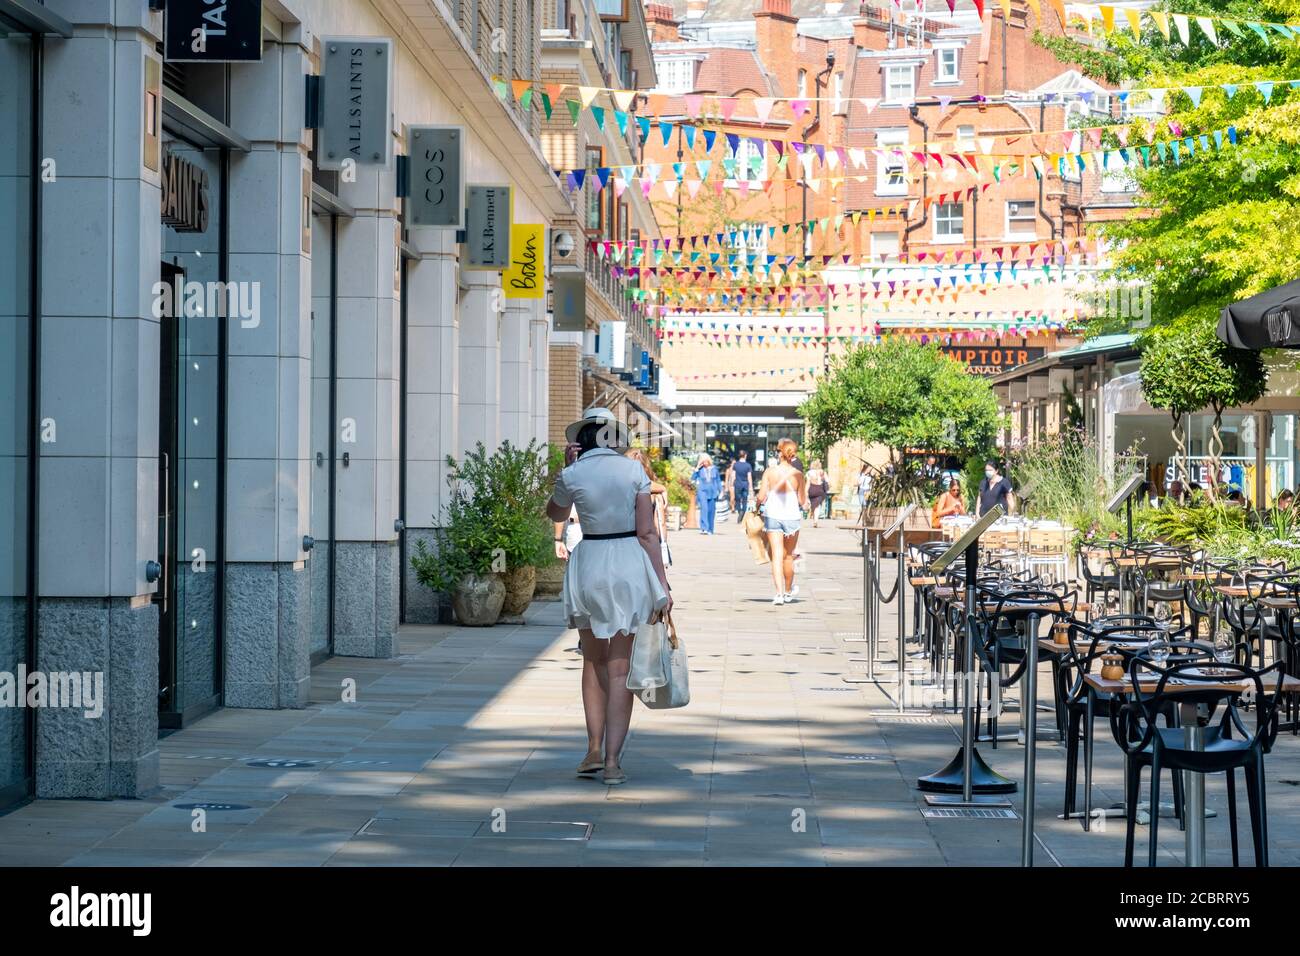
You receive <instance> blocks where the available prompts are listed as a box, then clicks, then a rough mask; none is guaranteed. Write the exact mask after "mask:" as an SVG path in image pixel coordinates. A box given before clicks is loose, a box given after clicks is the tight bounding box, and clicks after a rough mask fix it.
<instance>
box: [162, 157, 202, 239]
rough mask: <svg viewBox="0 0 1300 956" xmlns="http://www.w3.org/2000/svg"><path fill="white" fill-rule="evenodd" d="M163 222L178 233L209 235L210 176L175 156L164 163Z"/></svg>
mask: <svg viewBox="0 0 1300 956" xmlns="http://www.w3.org/2000/svg"><path fill="white" fill-rule="evenodd" d="M162 221H163V222H164V223H166V224H167V225H169V226H171V227H172V228H173V229H175V230H176V231H177V232H206V231H207V228H208V173H207V170H205V169H202V168H200V167H198V166H195V165H194V164H193V163H191V162H190V161H189V160H187V159H182V158H181V157H180V156H177V155H176V154H174V153H164V154H163V162H162Z"/></svg>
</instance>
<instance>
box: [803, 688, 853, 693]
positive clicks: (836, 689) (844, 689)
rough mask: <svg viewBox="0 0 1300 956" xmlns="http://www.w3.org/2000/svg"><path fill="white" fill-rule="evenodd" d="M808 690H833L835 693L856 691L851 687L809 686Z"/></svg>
mask: <svg viewBox="0 0 1300 956" xmlns="http://www.w3.org/2000/svg"><path fill="white" fill-rule="evenodd" d="M808 689H809V690H820V691H833V692H835V693H837V694H854V693H857V691H855V690H854V689H853V688H852V687H810V688H808Z"/></svg>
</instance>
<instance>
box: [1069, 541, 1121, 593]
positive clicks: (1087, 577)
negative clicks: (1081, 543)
mask: <svg viewBox="0 0 1300 956" xmlns="http://www.w3.org/2000/svg"><path fill="white" fill-rule="evenodd" d="M1093 555H1100V556H1101V557H1102V570H1101V572H1100V573H1098V572H1096V571H1093V569H1092V562H1091V561H1090V560H1089V558H1090V557H1091V556H1093ZM1108 560H1109V554H1108V553H1107V551H1106V550H1105V549H1102V548H1080V549H1079V553H1078V556H1077V562H1078V572H1079V573H1078V578H1079V579H1080V580H1082V581H1083V582H1084V600H1085V601H1087V602H1088V604H1090V605H1091V604H1095V603H1096V601H1097V595H1098V594H1100V595H1101V596H1102V600H1103V601H1105V599H1106V597H1107V595H1108V594H1109V593H1110V592H1115V593H1117V594H1118V592H1119V572H1118V571H1115V572H1113V573H1107V571H1106V563H1107V561H1108Z"/></svg>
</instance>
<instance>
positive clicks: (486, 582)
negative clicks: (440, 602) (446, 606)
mask: <svg viewBox="0 0 1300 956" xmlns="http://www.w3.org/2000/svg"><path fill="white" fill-rule="evenodd" d="M505 600H506V586H505V582H504V581H502V580H501V575H499V574H467V575H465V577H463V578H461V579H460V583H459V584H457V585H456V590H454V591H452V592H451V609H452V611H453V612H455V614H456V623H457V624H463V625H465V626H466V627H491V626H492V625H493V624H495V623H496V622H497V618H499V617H500V616H501V607H502V605H503V604H505Z"/></svg>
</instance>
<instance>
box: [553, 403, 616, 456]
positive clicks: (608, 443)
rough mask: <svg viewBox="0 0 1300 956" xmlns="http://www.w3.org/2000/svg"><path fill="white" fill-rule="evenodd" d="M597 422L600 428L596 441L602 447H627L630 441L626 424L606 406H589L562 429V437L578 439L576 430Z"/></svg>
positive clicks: (571, 439)
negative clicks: (574, 420) (578, 417)
mask: <svg viewBox="0 0 1300 956" xmlns="http://www.w3.org/2000/svg"><path fill="white" fill-rule="evenodd" d="M591 424H598V425H602V426H604V427H602V428H601V430H600V435H599V436H598V437H597V441H598V442H599V443H600V446H601V447H602V448H627V447H629V446H630V445H631V444H632V442H631V439H630V438H629V436H628V431H627V426H626V425H624V424H623V423H622V422H621V421H619V420H618V416H617V415H615V414H614V413H613V412H612V411H610V410H609V409H608V408H598V407H595V406H593V407H591V408H589V409H587V410H586V411H585V412H583V413H582V417H581V418H580V419H578V420H577V421H576V422H574V423H573V424H571V425H570V426H569V427H568V428H566V429H565V430H564V437H565V438H566V439H568V440H569V441H570V442H576V441H577V440H578V432H580V431H582V429H583V427H584V426H586V425H591Z"/></svg>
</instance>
